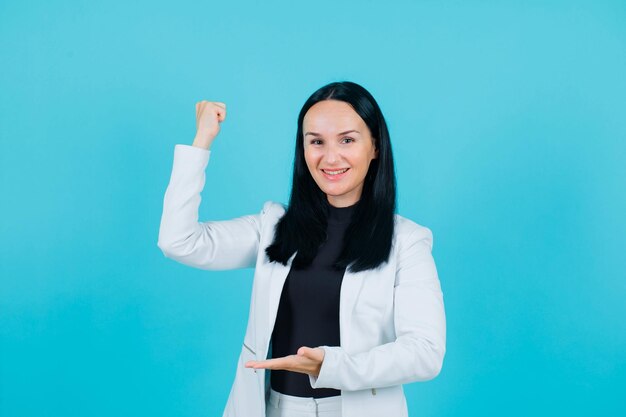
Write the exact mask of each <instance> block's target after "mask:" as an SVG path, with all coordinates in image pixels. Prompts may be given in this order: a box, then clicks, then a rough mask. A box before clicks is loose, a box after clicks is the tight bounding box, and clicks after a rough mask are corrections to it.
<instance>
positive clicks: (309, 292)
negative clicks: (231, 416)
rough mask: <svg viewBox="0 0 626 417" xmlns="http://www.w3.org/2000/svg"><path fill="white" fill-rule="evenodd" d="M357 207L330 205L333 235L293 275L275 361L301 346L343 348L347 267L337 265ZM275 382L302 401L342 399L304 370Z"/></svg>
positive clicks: (275, 374) (282, 373)
mask: <svg viewBox="0 0 626 417" xmlns="http://www.w3.org/2000/svg"><path fill="white" fill-rule="evenodd" d="M355 205H356V203H355V204H353V205H352V206H348V207H334V206H332V205H331V206H330V210H329V216H328V229H327V232H328V234H327V236H328V237H327V239H326V241H325V242H324V243H323V244H322V245H321V246H320V248H319V250H318V253H317V255H316V256H315V258H314V259H313V262H312V263H311V265H309V266H308V267H307V268H305V269H302V270H296V269H293V268H292V269H291V270H290V271H289V274H288V275H287V278H286V279H285V284H284V286H283V290H282V293H281V297H280V303H279V305H278V312H277V315H276V323H275V325H274V331H273V332H272V353H271V357H272V358H280V357H283V356H288V355H295V354H296V353H297V351H298V349H299V348H300V347H301V346H308V347H317V346H321V345H326V346H340V340H339V294H340V291H341V281H342V279H343V275H344V273H345V268H343V269H342V270H337V269H335V268H333V267H332V264H333V263H334V262H335V260H336V259H337V257H338V256H339V254H340V251H341V248H342V241H343V236H344V232H345V229H346V228H347V227H348V224H349V223H350V218H351V216H352V213H353V212H354V207H355ZM270 383H271V387H272V389H274V390H275V391H278V392H281V393H283V394H287V395H294V396H298V397H315V398H322V397H331V396H335V395H341V391H340V390H337V389H334V388H316V389H313V388H311V384H310V382H309V376H308V375H307V374H304V373H300V372H292V371H286V370H279V369H274V370H271V372H270Z"/></svg>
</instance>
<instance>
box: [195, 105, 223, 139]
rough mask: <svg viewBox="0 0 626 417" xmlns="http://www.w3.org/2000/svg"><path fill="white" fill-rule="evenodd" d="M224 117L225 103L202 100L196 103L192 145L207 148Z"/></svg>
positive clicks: (218, 130)
mask: <svg viewBox="0 0 626 417" xmlns="http://www.w3.org/2000/svg"><path fill="white" fill-rule="evenodd" d="M224 119H226V104H224V103H221V102H219V101H207V100H202V101H199V102H198V103H196V137H195V139H194V141H193V145H194V146H199V147H201V148H204V149H209V147H210V146H211V144H212V143H213V140H214V139H215V137H216V136H217V134H218V133H219V132H220V123H222V122H223V121H224Z"/></svg>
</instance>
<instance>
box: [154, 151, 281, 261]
mask: <svg viewBox="0 0 626 417" xmlns="http://www.w3.org/2000/svg"><path fill="white" fill-rule="evenodd" d="M210 154H211V151H210V150H207V149H203V148H199V147H197V146H192V145H183V144H177V145H176V146H175V148H174V163H173V167H172V173H171V176H170V181H169V184H168V186H167V189H166V191H165V197H164V199H163V213H162V216H161V225H160V228H159V238H158V242H157V246H158V247H159V248H160V249H161V251H162V252H163V254H164V255H165V256H166V257H168V258H171V259H174V260H175V261H178V262H180V263H182V264H185V265H189V266H192V267H195V268H200V269H209V270H224V269H238V268H252V267H254V266H255V263H256V257H257V253H258V250H259V242H260V235H261V221H262V218H263V216H264V214H265V213H266V211H267V209H268V208H269V205H270V203H271V202H270V201H267V202H265V204H264V205H263V209H262V210H261V212H260V213H259V214H254V215H247V216H242V217H237V218H234V219H231V220H222V221H206V222H198V208H199V206H200V201H201V197H200V192H201V191H202V189H203V188H204V184H205V179H206V178H205V169H206V166H207V164H208V161H209V156H210Z"/></svg>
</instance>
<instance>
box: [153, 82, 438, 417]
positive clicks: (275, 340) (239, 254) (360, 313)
mask: <svg viewBox="0 0 626 417" xmlns="http://www.w3.org/2000/svg"><path fill="white" fill-rule="evenodd" d="M225 117H226V105H225V104H224V103H219V102H213V103H212V102H207V101H203V102H200V103H198V104H197V105H196V119H197V129H198V133H197V135H196V138H195V140H194V143H193V145H192V146H188V145H182V144H178V145H176V147H175V152H174V165H173V168H172V175H171V178H170V183H169V185H168V188H167V190H166V193H165V199H164V205H163V216H162V218H161V228H160V230H159V242H158V245H159V247H160V248H161V250H162V251H163V253H164V254H165V256H167V257H170V258H172V259H175V260H177V261H178V262H181V263H184V264H186V265H190V266H193V267H196V268H202V269H208V270H221V269H234V268H247V267H254V268H255V272H254V280H253V287H252V296H251V305H250V310H249V312H250V313H249V318H248V326H247V329H246V333H245V335H244V339H243V344H242V347H241V353H240V357H239V362H238V365H237V372H236V373H235V379H234V382H233V385H232V388H231V391H230V394H229V397H228V401H227V404H226V408H225V410H224V416H225V417H244V416H245V417H280V416H283V417H284V416H296V415H297V416H302V417H307V416H311V417H312V416H317V415H319V414H318V413H320V412H324V415H325V416H327V417H341V416H343V417H357V416H358V417H378V416H380V415H390V416H394V417H396V416H397V417H407V416H408V410H407V404H406V398H405V396H404V391H403V389H402V384H405V383H409V382H414V381H427V380H430V379H432V378H434V377H436V376H437V375H438V374H439V372H440V371H441V368H442V365H443V358H444V355H445V346H446V320H445V311H444V304H443V293H442V291H441V286H440V283H439V278H438V274H437V269H436V267H435V263H434V260H433V257H432V254H431V252H432V245H433V237H432V233H431V231H430V229H428V228H427V227H425V226H422V225H420V224H418V223H416V222H414V221H412V220H409V219H407V218H405V217H403V216H401V215H399V214H397V213H395V210H396V179H395V174H394V163H393V156H392V151H391V142H390V139H389V133H388V129H387V125H386V122H385V119H384V117H383V114H382V112H381V110H380V108H379V107H378V104H377V103H376V101H375V100H374V98H373V97H372V96H371V94H370V93H369V92H368V91H367V90H366V89H365V88H363V87H362V86H360V85H358V84H356V83H353V82H349V81H344V82H335V83H330V84H328V85H325V86H323V87H321V88H320V89H318V90H317V91H316V92H314V93H313V94H312V95H311V96H310V97H309V98H308V99H307V101H306V102H305V103H304V105H303V107H302V109H301V111H300V114H299V116H298V130H297V132H296V137H295V157H294V168H293V181H292V189H291V195H290V199H289V204H288V205H287V206H285V205H283V204H279V203H276V202H273V201H266V202H265V204H264V205H263V208H262V209H261V211H260V213H258V214H251V215H247V216H242V217H238V218H234V219H231V220H225V221H205V222H198V221H197V219H198V208H199V204H200V200H201V199H200V192H201V191H202V188H203V186H204V184H205V172H204V171H205V168H206V165H207V163H208V161H209V156H210V154H211V151H210V150H209V148H210V145H211V143H212V142H213V140H214V139H215V136H217V133H218V132H219V123H221V122H223V121H224V120H225Z"/></svg>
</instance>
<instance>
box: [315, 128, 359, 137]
mask: <svg viewBox="0 0 626 417" xmlns="http://www.w3.org/2000/svg"><path fill="white" fill-rule="evenodd" d="M350 132H356V133H360V132H359V131H358V130H354V129H352V130H346V131H345V132H341V133H338V134H337V136H341V135H345V134H346V133H350ZM306 135H313V136H322V135H320V134H319V133H315V132H306V133H305V134H304V136H306Z"/></svg>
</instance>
